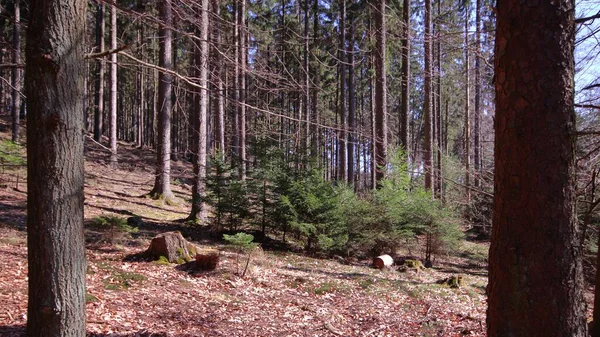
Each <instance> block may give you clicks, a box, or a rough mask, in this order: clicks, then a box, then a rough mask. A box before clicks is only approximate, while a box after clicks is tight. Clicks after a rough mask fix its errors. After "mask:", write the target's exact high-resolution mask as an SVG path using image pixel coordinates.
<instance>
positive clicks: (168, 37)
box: [150, 0, 175, 203]
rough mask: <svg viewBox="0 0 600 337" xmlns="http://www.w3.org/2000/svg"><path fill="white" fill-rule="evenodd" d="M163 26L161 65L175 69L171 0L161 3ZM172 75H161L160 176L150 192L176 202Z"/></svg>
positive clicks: (160, 13)
mask: <svg viewBox="0 0 600 337" xmlns="http://www.w3.org/2000/svg"><path fill="white" fill-rule="evenodd" d="M159 17H160V19H161V25H160V29H159V32H158V35H159V38H160V51H159V56H158V58H159V59H158V65H159V67H161V68H165V69H171V68H172V67H173V64H172V57H173V56H172V55H173V53H172V45H173V35H172V32H171V29H170V28H169V27H171V25H172V23H173V16H172V9H171V0H165V1H162V2H161V3H160V5H159ZM171 81H172V76H171V75H170V74H168V73H165V72H160V74H159V75H158V82H159V83H158V139H157V143H156V159H157V162H156V179H155V181H154V188H153V189H152V191H151V192H150V195H151V196H152V198H155V199H162V200H163V201H164V202H167V203H170V202H174V201H175V200H174V199H175V195H174V194H173V192H172V191H171V153H170V152H171V108H172V106H171V105H172V104H171V90H172V85H171Z"/></svg>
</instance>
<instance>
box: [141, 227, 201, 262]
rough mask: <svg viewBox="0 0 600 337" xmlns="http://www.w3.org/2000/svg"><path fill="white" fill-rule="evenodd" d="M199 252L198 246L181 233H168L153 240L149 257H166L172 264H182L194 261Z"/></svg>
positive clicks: (149, 249)
mask: <svg viewBox="0 0 600 337" xmlns="http://www.w3.org/2000/svg"><path fill="white" fill-rule="evenodd" d="M197 250H198V249H197V248H196V246H195V245H194V244H192V243H191V242H188V241H187V240H186V239H184V238H183V235H181V233H180V232H166V233H162V234H158V235H157V236H155V237H154V238H153V239H152V242H150V247H149V248H148V255H150V256H152V257H153V258H154V259H159V258H160V257H161V256H164V257H165V258H166V259H167V260H168V261H169V262H171V263H178V264H182V263H185V262H190V261H192V260H193V256H195V255H196V252H197Z"/></svg>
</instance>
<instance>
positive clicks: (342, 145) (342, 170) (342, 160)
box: [338, 0, 348, 181]
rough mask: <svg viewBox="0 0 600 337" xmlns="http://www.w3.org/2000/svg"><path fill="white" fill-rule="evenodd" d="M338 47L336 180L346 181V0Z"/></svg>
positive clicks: (343, 7) (341, 1)
mask: <svg viewBox="0 0 600 337" xmlns="http://www.w3.org/2000/svg"><path fill="white" fill-rule="evenodd" d="M339 30H340V46H339V60H340V101H339V106H338V108H339V113H340V123H339V128H340V142H339V146H338V153H339V158H338V159H339V161H338V174H339V176H338V180H341V181H348V170H347V168H346V164H347V162H346V161H347V158H348V148H347V147H346V143H347V137H348V135H347V128H348V121H347V118H348V117H347V115H346V64H345V61H346V0H340V22H339Z"/></svg>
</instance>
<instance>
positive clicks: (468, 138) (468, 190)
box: [465, 6, 471, 203]
mask: <svg viewBox="0 0 600 337" xmlns="http://www.w3.org/2000/svg"><path fill="white" fill-rule="evenodd" d="M469 62H470V60H469V9H468V6H467V10H466V11H465V202H466V203H469V202H471V181H470V179H471V95H470V92H469V89H470V88H469V84H470V82H471V81H470V76H469V75H470V74H469V72H470V68H471V67H470V66H469V65H470V64H469Z"/></svg>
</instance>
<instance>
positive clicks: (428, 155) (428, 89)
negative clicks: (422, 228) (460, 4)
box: [423, 0, 433, 192]
mask: <svg viewBox="0 0 600 337" xmlns="http://www.w3.org/2000/svg"><path fill="white" fill-rule="evenodd" d="M424 24H425V76H424V77H425V85H424V87H425V88H424V89H425V99H424V104H423V118H424V119H425V123H424V124H425V146H424V148H423V157H424V158H423V166H424V169H425V189H426V190H427V191H430V192H433V179H432V174H433V172H432V171H433V132H432V131H433V125H432V124H433V123H432V120H433V118H432V117H433V116H432V106H433V102H432V101H433V83H432V75H433V67H432V60H431V45H432V41H431V40H432V39H431V0H425V22H424Z"/></svg>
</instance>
